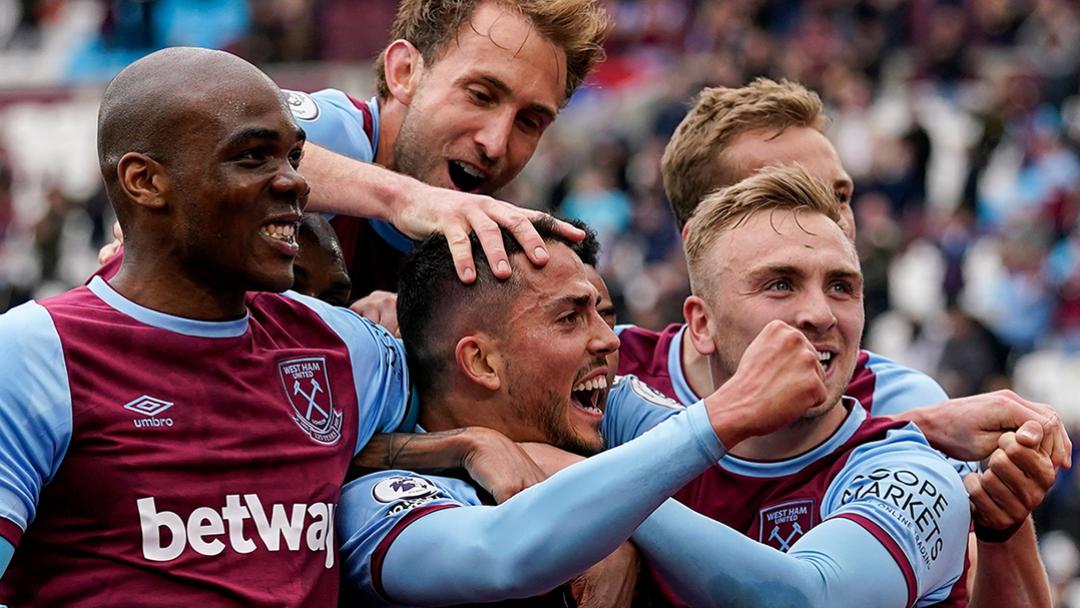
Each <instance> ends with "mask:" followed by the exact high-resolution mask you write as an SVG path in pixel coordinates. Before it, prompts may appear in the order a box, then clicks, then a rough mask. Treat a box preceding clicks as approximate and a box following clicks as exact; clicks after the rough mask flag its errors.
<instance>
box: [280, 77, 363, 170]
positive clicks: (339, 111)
mask: <svg viewBox="0 0 1080 608" xmlns="http://www.w3.org/2000/svg"><path fill="white" fill-rule="evenodd" d="M285 99H286V101H287V103H288V104H289V109H290V110H291V111H292V113H293V118H295V119H296V124H297V125H299V126H300V127H301V128H302V129H304V132H306V133H307V138H308V141H310V142H312V143H314V144H318V145H319V146H322V147H323V148H326V149H328V150H332V151H334V152H337V153H338V154H342V155H344V156H348V157H349V158H353V159H356V160H359V161H362V162H366V163H369V162H372V159H374V158H375V146H376V142H375V133H377V132H378V125H377V124H375V120H376V118H375V114H374V113H373V112H372V111H371V110H370V108H368V107H367V106H366V105H365V102H363V101H359V100H355V99H353V98H352V97H350V96H348V95H346V94H345V93H343V92H341V91H339V90H337V89H323V90H322V91H318V92H315V93H311V94H308V93H303V92H300V91H285Z"/></svg>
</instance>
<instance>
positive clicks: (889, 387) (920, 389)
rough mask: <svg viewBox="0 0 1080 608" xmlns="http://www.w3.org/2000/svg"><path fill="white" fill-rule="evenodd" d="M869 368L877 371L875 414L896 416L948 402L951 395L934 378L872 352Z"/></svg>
mask: <svg viewBox="0 0 1080 608" xmlns="http://www.w3.org/2000/svg"><path fill="white" fill-rule="evenodd" d="M869 354H870V358H869V359H868V360H867V362H866V367H867V368H869V369H870V371H872V372H874V377H875V378H876V380H875V382H874V397H873V400H872V401H871V402H870V403H871V408H870V409H871V411H870V413H871V415H874V416H894V415H896V414H900V413H903V412H906V411H908V410H910V409H914V408H917V407H923V406H927V405H935V404H938V403H941V402H942V401H947V400H948V399H949V396H948V395H946V394H945V389H943V388H941V385H940V384H938V383H937V382H936V381H935V380H934V379H933V378H931V377H930V376H927V375H926V374H924V373H922V372H920V371H917V370H914V369H911V368H910V367H905V366H903V365H900V364H899V363H897V362H895V361H893V360H891V359H887V358H885V357H882V356H881V355H879V354H877V353H872V352H871V353H869Z"/></svg>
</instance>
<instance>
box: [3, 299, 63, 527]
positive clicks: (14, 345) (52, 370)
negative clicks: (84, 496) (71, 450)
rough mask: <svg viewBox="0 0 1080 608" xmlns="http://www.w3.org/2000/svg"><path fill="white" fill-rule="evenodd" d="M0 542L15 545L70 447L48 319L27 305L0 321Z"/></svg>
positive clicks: (58, 352) (59, 361)
mask: <svg viewBox="0 0 1080 608" xmlns="http://www.w3.org/2000/svg"><path fill="white" fill-rule="evenodd" d="M0 344H3V345H4V348H2V349H0V377H2V378H4V381H3V382H0V448H2V449H0V537H3V538H5V539H6V540H8V541H9V542H10V543H11V544H12V545H18V543H19V539H20V538H21V536H22V533H23V532H24V531H25V530H26V527H27V526H28V525H29V524H30V522H31V521H33V519H34V515H35V511H36V508H37V503H38V499H39V497H40V495H41V490H42V488H43V487H44V486H45V484H47V483H48V482H49V481H50V480H51V479H52V477H53V476H54V475H55V474H56V471H57V469H58V468H59V466H60V461H61V460H62V459H63V457H64V454H65V452H66V451H67V447H68V444H69V443H70V441H71V425H72V415H71V393H70V391H69V388H68V378H67V368H66V365H65V364H64V352H63V347H62V345H61V342H60V336H59V335H58V334H57V332H56V327H55V325H54V324H53V322H52V318H51V317H50V316H49V313H48V311H46V310H45V309H44V308H43V307H41V306H40V305H39V304H37V303H34V302H30V303H27V304H23V305H22V306H19V307H17V308H14V309H12V310H11V311H9V312H7V313H6V314H4V315H0Z"/></svg>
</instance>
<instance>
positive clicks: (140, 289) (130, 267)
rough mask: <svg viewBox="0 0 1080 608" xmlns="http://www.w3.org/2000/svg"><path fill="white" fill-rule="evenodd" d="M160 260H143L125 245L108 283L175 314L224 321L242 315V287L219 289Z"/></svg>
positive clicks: (145, 303) (145, 304)
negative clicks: (118, 263) (115, 271)
mask: <svg viewBox="0 0 1080 608" xmlns="http://www.w3.org/2000/svg"><path fill="white" fill-rule="evenodd" d="M163 262H164V260H160V259H158V260H146V261H145V262H143V261H142V260H141V259H140V258H139V257H138V256H137V255H135V253H134V252H133V251H132V249H127V248H125V251H124V261H123V262H122V264H121V266H120V271H119V272H118V273H117V274H116V276H115V277H113V278H112V279H111V280H110V281H109V285H110V286H111V287H112V288H113V289H115V290H116V291H117V292H118V293H119V294H120V295H122V296H124V297H125V298H127V299H128V300H130V301H132V302H134V303H136V304H138V305H139V306H143V307H145V308H149V309H151V310H156V311H158V312H162V313H165V314H168V315H173V316H176V317H184V318H187V319H195V320H198V321H228V320H232V319H239V318H240V317H242V316H244V313H245V312H246V311H247V307H246V305H245V303H244V297H245V295H246V292H245V291H244V290H242V289H235V288H233V289H223V288H220V287H218V286H217V285H216V284H213V283H210V282H208V281H205V280H198V279H197V278H195V277H192V276H191V275H190V273H187V272H184V271H182V270H181V269H179V268H176V267H170V265H168V264H166V263H163Z"/></svg>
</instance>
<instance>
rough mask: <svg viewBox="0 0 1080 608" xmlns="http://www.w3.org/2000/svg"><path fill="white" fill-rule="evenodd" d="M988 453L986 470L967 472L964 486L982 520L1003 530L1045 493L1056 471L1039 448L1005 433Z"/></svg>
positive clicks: (1023, 514)
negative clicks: (992, 450) (1029, 445)
mask: <svg viewBox="0 0 1080 608" xmlns="http://www.w3.org/2000/svg"><path fill="white" fill-rule="evenodd" d="M1000 444H1001V447H1000V448H999V449H997V450H995V451H994V453H993V454H991V456H990V466H989V469H988V470H986V471H984V472H983V473H982V474H979V475H975V474H972V475H969V476H967V477H966V478H965V479H964V485H965V487H966V488H967V490H968V494H969V496H970V497H971V502H972V504H973V505H974V506H975V509H976V511H977V515H978V517H979V520H980V521H981V522H984V523H985V525H987V526H989V527H991V528H994V529H999V530H1000V529H1006V528H1009V527H1011V526H1014V525H1016V524H1017V523H1019V522H1021V521H1023V520H1024V519H1025V518H1026V517H1027V516H1028V515H1029V514H1030V513H1031V511H1032V510H1033V509H1034V508H1035V507H1037V506H1038V505H1039V504H1040V503H1041V502H1042V500H1043V498H1044V497H1045V496H1046V492H1047V491H1048V490H1049V489H1050V487H1051V486H1052V485H1053V483H1054V477H1055V470H1054V466H1053V465H1052V464H1051V462H1050V458H1049V457H1048V456H1047V455H1046V454H1044V453H1043V452H1042V451H1041V450H1040V449H1034V448H1031V447H1026V446H1024V445H1023V444H1021V443H1020V442H1019V441H1017V438H1016V436H1015V434H1014V433H1006V434H1004V435H1003V436H1002V438H1001V441H1000Z"/></svg>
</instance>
